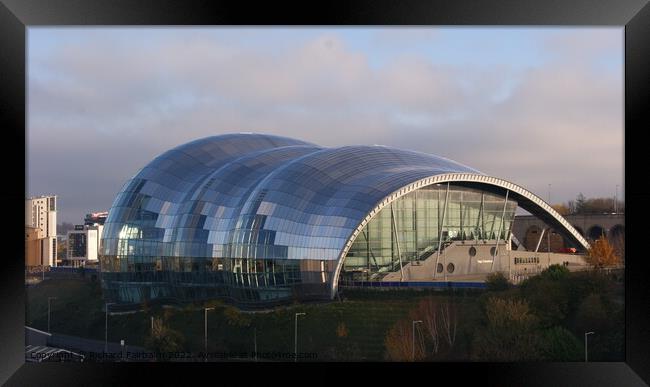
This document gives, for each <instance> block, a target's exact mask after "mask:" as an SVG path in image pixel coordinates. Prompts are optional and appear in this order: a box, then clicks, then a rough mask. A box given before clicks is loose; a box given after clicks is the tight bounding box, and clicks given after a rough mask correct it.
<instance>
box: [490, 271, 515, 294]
mask: <svg viewBox="0 0 650 387" xmlns="http://www.w3.org/2000/svg"><path fill="white" fill-rule="evenodd" d="M485 285H486V286H487V288H488V290H490V291H493V292H494V291H501V290H507V289H508V288H509V287H510V281H509V280H508V278H507V277H506V276H505V275H504V274H503V273H502V272H500V271H497V272H494V273H492V274H490V275H488V276H487V278H486V280H485Z"/></svg>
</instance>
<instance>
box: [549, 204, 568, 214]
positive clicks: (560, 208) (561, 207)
mask: <svg viewBox="0 0 650 387" xmlns="http://www.w3.org/2000/svg"><path fill="white" fill-rule="evenodd" d="M551 207H552V208H553V209H554V210H555V211H557V213H558V214H560V215H562V216H566V215H569V214H570V212H571V211H570V209H569V207H568V206H567V205H565V204H563V203H559V204H553V205H552V206H551Z"/></svg>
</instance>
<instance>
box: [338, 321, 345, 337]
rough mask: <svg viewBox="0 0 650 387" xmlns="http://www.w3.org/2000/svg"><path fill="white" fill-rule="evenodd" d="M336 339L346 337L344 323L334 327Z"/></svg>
mask: <svg viewBox="0 0 650 387" xmlns="http://www.w3.org/2000/svg"><path fill="white" fill-rule="evenodd" d="M336 337H339V338H343V337H348V327H347V326H345V323H344V322H341V323H339V325H338V326H337V327H336Z"/></svg>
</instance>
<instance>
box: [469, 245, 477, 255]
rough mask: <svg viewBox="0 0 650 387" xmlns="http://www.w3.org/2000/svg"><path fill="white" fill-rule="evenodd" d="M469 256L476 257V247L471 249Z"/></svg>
mask: <svg viewBox="0 0 650 387" xmlns="http://www.w3.org/2000/svg"><path fill="white" fill-rule="evenodd" d="M469 256H470V257H474V256H476V248H475V247H474V246H472V247H470V248H469Z"/></svg>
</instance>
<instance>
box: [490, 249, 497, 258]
mask: <svg viewBox="0 0 650 387" xmlns="http://www.w3.org/2000/svg"><path fill="white" fill-rule="evenodd" d="M496 254H497V248H496V247H492V248H490V255H491V256H493V257H494V256H495V255H496Z"/></svg>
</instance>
